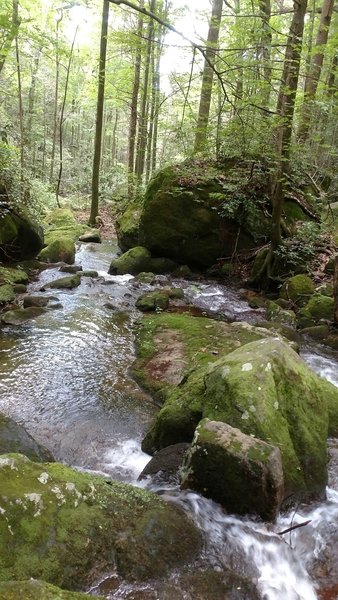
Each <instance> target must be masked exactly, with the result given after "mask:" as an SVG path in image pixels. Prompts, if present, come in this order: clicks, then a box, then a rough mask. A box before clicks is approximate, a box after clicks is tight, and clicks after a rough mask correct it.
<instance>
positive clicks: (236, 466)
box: [182, 419, 284, 521]
mask: <svg viewBox="0 0 338 600" xmlns="http://www.w3.org/2000/svg"><path fill="white" fill-rule="evenodd" d="M182 486H183V487H184V488H191V489H193V490H197V491H198V492H201V493H202V494H203V495H205V496H207V497H209V498H212V499H213V500H215V501H216V502H219V503H220V504H222V505H223V506H224V507H225V508H226V509H227V510H228V511H229V512H234V513H237V514H250V513H254V514H258V515H259V516H260V517H261V518H262V519H265V520H268V521H274V520H275V518H276V516H277V514H278V512H279V510H280V507H281V503H282V500H283V498H284V479H283V468H282V460H281V453H280V450H279V448H277V447H276V446H272V445H271V444H267V443H266V442H262V441H261V440H258V439H256V438H255V437H251V436H248V435H245V434H244V433H242V432H241V431H240V430H239V429H235V428H233V427H230V425H227V424H226V423H222V422H220V421H210V420H209V419H204V420H203V421H201V423H200V424H199V426H198V427H197V429H196V432H195V436H194V440H193V442H192V445H191V448H190V450H189V451H188V453H187V455H186V458H185V460H184V464H183V467H182Z"/></svg>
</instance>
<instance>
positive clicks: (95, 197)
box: [89, 0, 109, 225]
mask: <svg viewBox="0 0 338 600" xmlns="http://www.w3.org/2000/svg"><path fill="white" fill-rule="evenodd" d="M108 19H109V0H104V2H103V11H102V25H101V43H100V64H99V84H98V91H97V106H96V125H95V144H94V159H93V176H92V201H91V208H90V217H89V223H90V224H91V225H95V219H96V217H97V216H98V214H99V176H100V163H101V145H102V121H103V105H104V87H105V79H106V57H107V36H108Z"/></svg>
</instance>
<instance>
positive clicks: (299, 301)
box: [280, 274, 314, 306]
mask: <svg viewBox="0 0 338 600" xmlns="http://www.w3.org/2000/svg"><path fill="white" fill-rule="evenodd" d="M313 293H314V285H313V283H312V280H311V279H310V277H309V276H308V275H303V274H299V275H295V276H294V277H290V278H289V279H287V281H285V283H284V284H283V286H282V289H281V292H280V297H281V298H283V299H284V300H291V301H292V302H293V303H294V304H296V305H297V306H304V305H305V304H306V303H307V302H308V300H309V298H310V296H312V294H313Z"/></svg>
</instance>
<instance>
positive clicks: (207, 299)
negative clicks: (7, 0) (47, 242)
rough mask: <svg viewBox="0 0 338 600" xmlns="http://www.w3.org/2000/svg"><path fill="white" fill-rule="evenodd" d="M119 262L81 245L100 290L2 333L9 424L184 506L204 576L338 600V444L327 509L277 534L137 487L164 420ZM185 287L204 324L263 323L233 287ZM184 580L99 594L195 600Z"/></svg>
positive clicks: (337, 374)
mask: <svg viewBox="0 0 338 600" xmlns="http://www.w3.org/2000/svg"><path fill="white" fill-rule="evenodd" d="M116 252H117V246H116V243H114V242H103V243H102V244H100V245H98V244H87V245H85V244H83V245H81V246H80V247H79V249H78V252H77V257H76V263H77V264H81V265H82V267H83V269H94V270H97V271H98V272H99V276H100V277H99V279H93V278H90V277H83V278H82V282H81V285H80V287H78V288H77V289H75V290H72V291H63V290H56V291H55V290H52V295H53V296H55V297H56V300H55V302H58V303H60V304H61V305H62V307H60V308H58V309H55V310H49V311H48V312H46V313H45V314H43V315H41V316H39V317H38V318H36V319H35V320H34V321H31V322H28V323H27V324H25V325H21V326H20V327H17V328H15V327H11V326H5V327H3V328H2V329H1V330H0V412H2V413H4V414H6V415H8V416H10V417H12V418H13V419H14V420H15V421H17V422H18V423H21V424H23V425H24V426H25V428H26V429H27V430H28V431H29V433H30V434H31V435H33V437H34V438H35V439H36V440H37V441H38V442H39V443H41V444H43V445H45V446H46V447H48V448H49V449H50V450H51V452H52V453H53V455H54V457H55V459H56V460H57V461H61V462H65V463H67V464H69V465H71V466H74V467H76V468H80V469H85V470H90V471H94V472H97V473H103V474H105V475H108V476H110V477H112V478H113V479H117V480H120V481H125V482H129V483H132V484H134V485H143V486H145V485H146V486H147V487H148V488H150V489H153V490H154V491H156V492H158V493H160V494H161V495H162V497H164V498H166V499H167V500H168V501H170V502H175V503H177V504H178V505H180V506H181V507H182V508H183V509H184V510H185V511H186V512H188V514H189V515H190V516H191V517H192V518H193V519H194V521H195V522H196V524H197V526H198V527H199V528H200V529H201V530H202V532H203V535H204V540H205V542H204V550H203V555H202V556H201V557H200V559H199V564H200V565H202V566H204V567H205V568H208V567H209V568H210V567H211V568H213V569H215V570H216V571H220V572H221V571H222V570H224V569H225V568H229V567H230V568H231V569H233V570H234V571H235V572H238V573H239V574H242V575H243V574H245V575H246V576H249V577H250V578H252V580H254V581H257V582H258V583H257V584H258V589H259V590H260V593H261V597H262V599H264V600H316V599H317V598H320V599H322V600H336V599H338V440H337V441H336V440H329V454H330V465H329V488H328V490H327V500H326V502H323V503H320V504H319V503H318V504H315V505H311V506H301V507H297V510H296V511H294V512H293V513H291V514H284V515H281V516H280V517H279V519H278V521H277V523H276V524H274V525H273V526H271V525H268V524H265V523H263V522H261V521H259V520H248V519H243V518H241V519H240V518H237V517H235V516H232V515H226V514H224V512H223V511H222V509H221V508H220V507H219V506H218V505H217V504H215V503H214V502H212V501H211V500H207V499H205V498H202V497H201V496H199V495H198V494H195V493H192V492H189V491H184V492H183V491H180V490H179V489H177V488H175V487H174V486H172V487H169V486H167V487H162V488H158V487H156V486H155V485H154V484H152V482H151V481H143V482H142V483H139V482H138V483H137V477H138V475H139V473H140V472H141V471H142V469H143V468H144V466H145V465H146V463H147V462H148V461H149V456H147V455H145V454H144V453H142V451H141V449H140V441H141V439H142V436H143V435H144V433H145V431H146V430H147V428H148V426H149V423H150V422H151V420H152V417H153V416H154V414H155V412H156V411H157V410H158V408H157V407H156V406H154V404H153V402H152V400H151V398H149V396H148V395H147V394H145V393H144V392H143V391H142V390H140V388H139V387H138V386H137V384H136V383H135V382H134V381H133V380H132V379H131V377H130V376H129V373H128V369H129V367H130V365H131V363H132V362H133V360H134V344H133V324H134V322H135V319H136V318H137V317H138V316H139V313H137V311H135V309H134V306H133V303H134V297H135V293H136V291H135V284H133V281H132V278H131V277H130V276H110V275H107V271H108V267H109V264H110V261H111V259H112V257H113V256H114V254H116ZM61 276H62V274H61V273H59V271H58V268H50V269H46V270H45V271H43V272H42V273H41V275H40V276H39V279H38V281H34V282H33V283H31V284H30V286H29V292H30V293H37V292H38V291H39V290H40V288H41V287H42V286H43V284H44V283H46V282H48V281H51V280H52V279H56V278H58V277H61ZM174 285H175V286H182V285H183V286H184V288H185V297H186V298H187V299H188V300H189V302H190V303H191V304H192V305H194V306H195V307H197V308H198V309H199V310H200V311H201V312H203V311H208V312H209V313H210V312H211V313H212V314H214V315H215V316H216V315H217V316H220V318H222V319H227V320H229V319H230V320H237V321H239V320H240V321H251V322H252V321H254V320H259V319H260V313H259V311H258V312H257V311H253V310H251V309H250V308H249V306H248V304H247V303H246V302H245V301H243V300H239V299H238V295H237V293H236V292H235V291H233V290H231V289H228V288H226V287H225V286H221V285H218V284H212V283H210V284H209V283H206V282H204V283H200V282H190V281H189V282H183V281H181V280H178V281H175V283H174ZM143 287H146V286H143ZM143 287H142V289H143ZM55 292H56V293H55ZM137 293H138V294H139V293H140V290H138V291H137ZM48 294H49V292H48ZM301 355H302V357H303V359H304V360H305V361H306V362H307V363H308V365H309V366H310V368H311V369H313V370H314V371H316V372H317V373H319V374H320V375H321V376H323V377H325V378H327V379H329V380H330V381H331V382H332V383H334V384H335V385H337V386H338V354H337V353H335V352H333V351H331V352H330V351H329V350H327V349H325V348H323V347H322V346H320V345H315V344H312V343H308V342H306V343H305V344H304V345H303V346H302V350H301ZM308 519H311V523H310V524H309V525H308V526H307V527H303V528H299V529H297V530H294V531H292V533H290V534H288V535H286V536H283V537H281V536H279V535H278V532H280V531H282V530H284V529H286V528H287V527H289V526H290V523H291V522H292V523H293V524H296V523H300V522H303V521H305V520H308ZM176 576H177V574H176V575H175V574H173V578H172V582H171V585H172V587H171V588H170V589H171V592H169V591H168V590H167V591H166V590H165V589H164V588H165V585H166V584H164V583H163V582H160V581H159V582H152V583H151V584H149V585H147V586H144V585H142V586H137V585H135V586H133V585H129V584H128V585H127V584H124V583H119V584H118V585H116V584H115V585H113V583H111V584H110V583H109V582H110V579H111V578H110V577H109V576H107V580H105V581H100V582H97V585H96V586H94V587H93V588H91V589H90V590H88V593H89V594H92V595H95V594H101V595H103V596H104V597H106V598H107V599H111V600H112V599H115V598H117V599H122V598H134V597H135V598H136V597H137V598H138V599H142V600H143V599H149V600H150V599H155V598H158V599H159V600H165V599H169V598H170V599H171V600H181V599H182V600H183V599H185V600H193V596H191V595H189V594H188V593H187V594H185V593H184V592H182V591H181V590H180V588H179V586H176V587H175V581H176V580H175V577H176ZM172 590H176V591H174V592H173V591H172ZM324 590H325V592H324ZM133 593H135V594H136V595H135V596H134V595H132V594H133ZM137 593H139V595H137ZM212 598H216V597H215V596H212ZM241 598H244V596H241ZM246 598H248V600H250V598H249V597H248V596H246ZM219 600H223V596H222V597H220V598H219Z"/></svg>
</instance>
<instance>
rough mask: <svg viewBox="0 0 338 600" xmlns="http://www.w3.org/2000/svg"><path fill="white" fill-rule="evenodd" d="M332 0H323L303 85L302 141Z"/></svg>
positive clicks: (310, 111) (316, 80)
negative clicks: (314, 49) (314, 46)
mask: <svg viewBox="0 0 338 600" xmlns="http://www.w3.org/2000/svg"><path fill="white" fill-rule="evenodd" d="M333 4H334V0H323V6H322V10H321V14H320V23H319V28H318V32H317V37H316V52H315V54H314V55H313V58H312V61H311V62H310V65H309V69H308V72H307V76H306V79H305V86H304V102H303V110H302V120H301V124H300V128H299V139H300V141H301V142H304V141H305V140H306V139H307V137H308V135H309V130H310V125H311V114H312V110H311V109H312V104H313V101H314V100H315V97H316V92H317V87H318V83H319V80H320V76H321V72H322V66H323V61H324V54H325V47H326V44H327V40H328V37H329V31H330V24H331V17H332V12H333Z"/></svg>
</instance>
